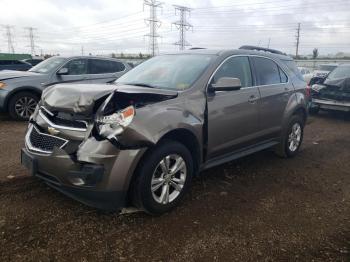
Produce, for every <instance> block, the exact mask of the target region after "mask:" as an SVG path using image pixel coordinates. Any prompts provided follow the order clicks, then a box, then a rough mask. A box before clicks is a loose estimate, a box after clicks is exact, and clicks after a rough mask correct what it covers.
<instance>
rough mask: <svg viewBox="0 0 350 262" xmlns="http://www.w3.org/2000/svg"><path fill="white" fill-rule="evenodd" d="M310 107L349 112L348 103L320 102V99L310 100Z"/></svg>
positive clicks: (349, 104)
mask: <svg viewBox="0 0 350 262" xmlns="http://www.w3.org/2000/svg"><path fill="white" fill-rule="evenodd" d="M312 107H319V108H320V109H326V110H337V111H344V112H350V103H347V102H340V101H332V100H322V99H315V98H313V99H312Z"/></svg>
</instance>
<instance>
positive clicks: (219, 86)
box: [21, 47, 307, 214]
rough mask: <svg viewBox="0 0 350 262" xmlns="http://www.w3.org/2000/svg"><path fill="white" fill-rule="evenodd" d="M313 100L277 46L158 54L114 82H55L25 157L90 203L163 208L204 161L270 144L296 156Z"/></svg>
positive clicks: (32, 126)
mask: <svg viewBox="0 0 350 262" xmlns="http://www.w3.org/2000/svg"><path fill="white" fill-rule="evenodd" d="M253 49H259V50H258V51H257V50H253ZM306 103H307V98H306V83H305V82H304V81H303V80H302V76H300V74H299V71H298V69H297V68H296V66H295V64H294V62H293V60H292V59H291V58H289V57H288V56H286V55H284V54H282V53H280V52H278V51H275V50H270V49H268V50H267V49H264V50H261V49H260V48H257V47H242V48H241V49H238V50H231V51H227V50H226V51H211V50H188V51H185V52H183V53H177V54H166V55H160V56H157V57H154V58H152V59H149V60H148V61H146V62H144V63H143V64H141V65H139V66H137V67H136V68H134V69H132V70H131V71H129V72H128V73H126V74H125V75H124V76H122V77H121V78H119V79H118V80H117V81H116V82H115V83H114V84H110V85H101V84H99V85H97V84H96V85H84V84H76V85H66V84H59V85H56V86H52V87H49V88H47V89H46V90H45V91H44V93H43V95H42V99H41V101H40V102H39V104H38V106H37V108H36V110H35V113H34V114H33V115H32V117H31V119H30V123H29V127H28V131H27V133H26V137H25V148H23V149H22V154H21V159H22V163H23V164H24V165H25V166H26V167H27V168H29V169H30V170H31V173H32V174H33V175H34V176H36V177H39V178H41V179H43V180H45V181H46V182H47V183H48V184H49V185H50V186H52V187H53V188H55V189H57V190H59V191H61V192H63V193H64V194H66V195H68V196H70V197H73V198H75V199H77V200H79V201H81V202H84V203H86V204H88V205H90V206H93V207H97V208H101V209H105V210H120V208H122V207H125V206H127V205H135V206H136V207H138V208H140V209H143V210H145V211H146V212H148V213H151V214H161V213H164V212H167V211H169V210H170V209H172V208H173V207H175V206H176V205H177V204H178V203H179V202H180V201H181V199H182V198H183V196H184V195H185V193H186V192H187V191H188V189H189V186H190V183H191V180H192V178H193V177H194V176H195V175H197V174H199V172H200V171H202V170H204V169H207V168H210V167H213V166H215V165H219V164H222V163H225V162H227V161H231V160H233V159H236V158H239V157H242V156H245V155H248V154H251V153H254V152H257V151H260V150H263V149H267V148H271V147H274V148H275V150H276V152H277V153H278V154H279V155H281V156H284V157H292V156H294V155H296V154H297V152H298V150H299V147H300V145H301V143H302V138H303V127H304V124H305V121H306V117H307V113H306V112H307V110H306Z"/></svg>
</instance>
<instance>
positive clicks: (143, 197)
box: [133, 140, 193, 215]
mask: <svg viewBox="0 0 350 262" xmlns="http://www.w3.org/2000/svg"><path fill="white" fill-rule="evenodd" d="M169 154H178V155H180V156H181V157H182V158H183V159H184V161H185V162H186V168H187V175H186V182H185V184H184V187H183V188H182V191H181V192H180V194H179V196H178V197H177V198H176V199H175V200H174V201H172V202H171V203H168V204H167V205H163V204H159V203H158V202H156V201H155V200H154V198H153V196H152V191H151V180H152V175H153V172H154V170H155V168H156V167H157V165H158V164H159V162H160V160H161V159H163V158H164V157H165V156H166V155H169ZM141 161H142V163H141V164H140V167H139V169H138V171H137V174H136V175H137V179H136V183H135V184H134V188H133V194H134V197H133V198H134V201H133V202H134V204H135V205H136V206H137V207H139V208H142V209H143V210H144V211H146V212H147V213H149V214H153V215H159V214H163V213H165V212H168V211H170V210H171V209H173V208H174V207H175V206H177V205H178V203H179V202H180V201H181V200H182V198H183V196H184V195H185V194H186V192H187V191H188V189H189V186H190V184H191V180H192V175H193V160H192V156H191V153H190V152H189V150H188V149H187V148H186V147H185V146H184V145H182V144H180V143H178V142H175V141H171V140H165V141H162V142H161V143H160V144H159V145H158V146H156V147H155V148H154V149H151V150H150V151H149V152H148V153H147V155H146V157H145V158H144V159H143V160H141Z"/></svg>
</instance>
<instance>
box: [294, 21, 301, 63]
mask: <svg viewBox="0 0 350 262" xmlns="http://www.w3.org/2000/svg"><path fill="white" fill-rule="evenodd" d="M295 37H296V40H297V42H296V50H295V58H298V57H299V43H300V23H298V28H297V34H296V36H295Z"/></svg>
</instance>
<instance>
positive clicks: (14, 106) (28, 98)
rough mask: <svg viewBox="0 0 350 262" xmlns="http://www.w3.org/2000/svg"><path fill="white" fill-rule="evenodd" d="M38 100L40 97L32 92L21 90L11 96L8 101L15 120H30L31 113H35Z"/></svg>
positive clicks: (11, 114)
mask: <svg viewBox="0 0 350 262" xmlns="http://www.w3.org/2000/svg"><path fill="white" fill-rule="evenodd" d="M38 101H39V97H38V96H37V95H36V94H33V93H30V92H19V93H17V94H15V95H14V96H13V97H11V98H10V100H9V103H8V112H9V114H10V117H11V118H12V119H14V120H20V121H26V120H28V119H29V117H30V115H31V114H32V113H34V110H35V107H36V105H37V104H38ZM21 106H22V107H21ZM21 112H22V113H21Z"/></svg>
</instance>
